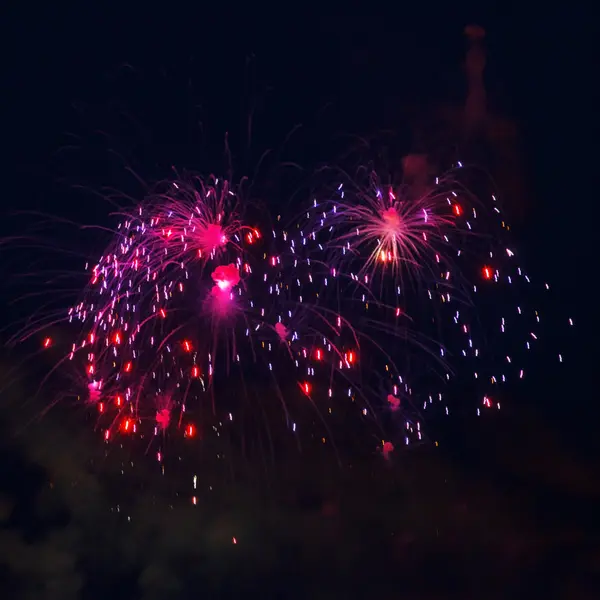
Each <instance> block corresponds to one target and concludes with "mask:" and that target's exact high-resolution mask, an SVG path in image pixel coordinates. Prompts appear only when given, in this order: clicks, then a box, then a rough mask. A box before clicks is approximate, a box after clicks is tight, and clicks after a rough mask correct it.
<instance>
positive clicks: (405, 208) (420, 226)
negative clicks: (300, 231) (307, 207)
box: [323, 181, 456, 284]
mask: <svg viewBox="0 0 600 600" xmlns="http://www.w3.org/2000/svg"><path fill="white" fill-rule="evenodd" d="M338 193H339V199H337V200H336V201H334V202H333V203H332V206H331V208H330V210H329V211H328V212H327V213H326V218H325V219H323V221H324V222H323V226H328V227H330V228H332V233H331V241H332V244H331V245H329V248H330V249H333V252H334V253H335V255H336V256H335V261H334V263H336V264H337V265H338V268H343V266H344V264H345V263H347V262H348V261H351V260H353V259H354V258H355V257H361V266H360V270H359V271H358V273H357V275H358V276H361V277H365V276H366V277H367V278H372V277H374V276H375V274H376V273H377V272H380V273H381V274H382V275H383V274H385V273H386V272H390V274H391V275H392V277H394V278H396V277H401V276H402V275H403V274H404V272H408V273H413V274H416V273H418V272H419V271H420V270H421V269H423V268H428V267H430V266H431V265H432V264H435V262H436V255H438V256H439V253H440V252H443V247H444V246H449V240H448V234H449V232H450V231H451V230H453V229H454V225H455V220H456V214H455V212H453V210H452V206H453V202H452V195H451V192H448V191H447V190H441V189H437V188H434V189H433V190H432V191H430V192H428V193H426V194H423V195H421V196H418V197H417V198H408V197H405V196H404V191H403V190H402V189H401V188H400V189H394V188H393V187H392V186H382V185H380V184H379V183H378V182H376V181H375V182H373V183H372V185H371V186H370V187H369V188H367V189H358V190H357V191H355V192H350V193H348V192H346V191H345V190H344V189H343V187H340V189H339V190H338ZM332 246H333V248H332ZM366 282H367V284H368V279H367V280H366Z"/></svg>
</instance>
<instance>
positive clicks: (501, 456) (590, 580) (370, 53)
mask: <svg viewBox="0 0 600 600" xmlns="http://www.w3.org/2000/svg"><path fill="white" fill-rule="evenodd" d="M277 8H278V10H271V11H266V10H265V11H260V10H258V9H257V10H255V11H251V10H249V9H248V8H244V9H238V8H237V7H236V6H234V5H232V6H231V7H230V8H229V9H228V10H227V11H226V12H225V11H224V12H223V14H221V15H218V14H216V12H214V11H213V12H214V14H211V12H210V11H207V10H200V9H190V8H189V7H188V8H185V7H184V6H183V5H182V6H181V7H179V8H177V7H175V6H170V5H169V6H165V7H163V8H162V9H160V10H157V9H153V8H151V7H150V6H146V7H140V8H137V9H135V10H134V9H133V8H132V9H124V8H121V9H119V10H118V11H117V10H115V11H111V10H108V9H92V8H90V7H87V6H83V5H82V6H77V7H71V8H69V9H66V8H64V9H62V8H56V7H55V6H52V7H51V8H40V7H37V6H30V7H28V6H26V5H19V7H18V8H14V7H12V8H11V7H8V9H5V16H4V18H3V20H2V27H3V30H4V31H3V33H2V41H3V45H4V52H3V56H2V64H3V84H4V85H3V89H4V93H3V100H4V102H3V104H4V110H3V111H2V112H3V114H2V131H3V142H4V144H3V146H4V150H5V151H4V158H3V159H2V163H1V164H2V167H3V168H4V171H5V173H4V177H3V178H2V181H3V190H2V196H1V200H0V202H1V203H2V204H1V209H0V210H1V211H2V213H3V215H4V214H5V215H6V216H3V219H2V225H1V229H0V232H1V233H2V235H3V236H5V238H6V237H10V236H13V235H18V234H19V233H20V230H19V227H22V225H16V224H15V221H14V220H13V218H12V217H10V216H9V214H12V213H14V211H15V210H22V209H32V210H40V211H44V212H47V213H51V214H56V215H61V216H65V217H67V218H69V219H72V220H74V221H77V222H87V223H90V222H94V223H95V222H100V223H102V222H107V218H106V214H107V212H108V209H107V203H106V201H105V200H103V199H102V198H101V197H100V195H99V194H94V193H93V192H94V191H99V190H101V189H104V188H105V187H114V188H117V189H119V190H121V191H123V192H125V193H130V194H132V195H134V196H136V197H139V195H140V193H142V192H143V185H142V184H140V183H139V182H138V181H137V180H136V177H133V176H131V175H129V174H128V173H129V172H128V170H127V168H128V167H129V168H130V169H131V170H132V171H134V172H135V173H136V175H137V176H138V177H139V178H141V179H142V180H143V181H147V182H152V181H155V180H157V179H161V178H164V177H167V176H169V174H170V173H171V168H172V167H173V166H175V167H177V168H178V169H185V168H188V169H190V170H194V171H201V172H210V171H217V172H218V171H220V170H223V169H224V168H226V167H227V158H226V156H225V153H224V139H225V133H226V132H228V141H229V146H230V148H231V153H232V156H233V167H234V172H235V174H236V175H237V176H241V175H246V174H247V175H256V176H257V179H258V180H259V181H260V182H261V183H260V185H261V186H263V187H262V189H263V190H264V192H265V193H269V192H272V191H273V189H276V190H277V191H279V192H280V193H281V195H282V202H289V201H291V200H290V197H291V195H292V192H293V190H294V189H295V186H298V185H301V184H302V177H303V175H302V172H300V174H296V175H295V176H289V179H287V177H288V176H287V175H286V176H285V177H283V176H282V175H281V170H277V169H275V166H276V165H277V164H280V163H281V162H283V161H287V160H289V161H294V162H296V163H298V164H300V165H302V166H303V167H304V169H305V171H304V172H306V173H309V172H310V171H311V169H313V168H314V167H315V166H318V165H319V164H321V163H322V162H323V161H324V160H327V159H329V158H331V156H334V157H335V156H336V153H339V152H342V151H343V148H344V144H345V142H344V140H345V139H346V138H344V136H340V135H339V134H340V133H343V134H344V135H345V136H346V137H347V139H351V138H350V134H356V135H360V136H365V137H369V136H373V135H384V133H383V132H385V131H388V130H392V131H393V132H394V137H395V140H396V143H397V144H398V146H399V150H398V152H399V153H400V154H399V155H402V153H409V152H413V151H419V152H420V151H423V149H425V151H426V152H427V153H431V154H432V155H434V154H435V148H434V147H432V146H434V144H435V143H436V140H439V139H442V140H444V139H452V137H453V135H454V133H453V131H454V129H455V128H457V127H458V128H459V125H457V122H458V120H457V118H455V117H453V116H452V115H457V114H460V109H461V106H462V104H463V103H464V98H465V91H466V90H465V78H464V74H463V71H462V62H463V60H464V53H465V49H466V42H465V40H464V36H463V34H462V30H463V27H464V26H465V25H466V24H468V23H470V22H478V23H480V24H481V25H483V26H484V27H485V28H486V31H487V38H486V46H487V50H488V65H487V68H486V85H487V91H488V102H489V107H490V112H491V113H492V114H493V115H494V118H496V119H498V120H504V121H503V122H506V123H509V124H510V125H511V126H512V127H514V128H515V129H516V130H517V131H518V133H519V137H518V139H519V149H520V155H519V161H518V166H519V169H520V172H521V173H522V175H520V176H519V181H518V182H517V183H518V184H519V190H520V191H519V192H518V193H517V192H516V191H514V190H513V189H509V190H507V191H506V192H505V196H506V198H507V200H506V202H507V205H508V206H507V207H508V209H509V212H512V213H513V214H514V216H515V221H516V225H515V229H516V235H517V238H518V242H519V245H520V246H521V248H522V253H523V254H525V256H526V257H527V262H528V264H529V266H530V271H531V272H534V273H539V274H540V275H539V276H540V277H543V278H547V279H549V280H550V281H551V282H552V284H553V286H554V287H553V289H554V291H553V298H554V306H553V311H555V312H556V313H557V314H564V315H568V316H573V318H574V319H575V322H576V324H577V325H578V332H577V334H576V337H575V338H571V339H569V340H564V343H563V346H564V350H563V354H564V355H565V356H566V357H567V360H566V364H565V365H563V368H562V369H560V370H558V369H556V368H555V367H554V365H551V366H549V365H548V364H547V363H544V362H542V361H540V364H539V365H538V367H537V369H536V371H537V372H536V373H535V374H534V375H533V377H532V378H530V380H529V381H528V382H527V383H526V384H525V385H524V387H523V388H522V389H521V390H519V391H515V396H514V400H513V401H512V402H511V403H510V407H509V408H508V410H507V411H506V413H505V414H504V415H503V416H501V417H498V418H497V419H496V420H494V421H493V422H487V421H486V422H483V423H482V424H481V426H480V427H479V428H477V429H472V428H468V432H465V430H464V429H461V428H460V427H458V431H459V432H461V435H456V436H455V437H454V438H452V439H450V440H449V442H448V444H447V446H446V447H440V448H439V449H437V450H434V449H431V448H430V449H423V450H421V451H419V452H416V453H413V454H410V455H407V456H406V457H405V458H402V459H401V460H400V461H397V463H396V464H394V466H393V467H391V468H389V469H384V468H383V467H382V466H381V465H380V464H379V463H377V464H375V462H376V461H375V458H374V459H373V461H371V462H368V463H367V464H360V465H355V466H354V469H353V470H352V471H351V472H348V471H347V470H346V471H344V472H343V473H340V472H338V471H335V470H332V471H327V470H326V469H325V468H320V467H317V465H314V464H310V463H309V462H308V461H302V460H298V459H294V460H295V462H294V463H293V464H288V465H283V466H282V467H280V468H279V469H280V471H281V472H280V471H279V470H278V468H275V467H274V468H273V473H272V476H271V477H270V481H271V484H270V485H271V487H269V489H263V488H262V487H261V488H260V489H258V486H255V487H252V486H249V485H244V486H241V487H235V486H234V484H233V483H231V482H230V483H228V484H227V486H225V484H223V486H222V487H221V490H220V491H218V494H220V496H218V498H219V499H218V500H214V502H213V504H212V505H211V504H210V502H209V503H207V505H206V506H203V507H202V509H201V511H198V510H196V512H193V511H192V510H191V509H190V507H189V505H188V504H185V506H184V505H181V506H179V505H178V504H177V502H176V501H175V500H173V499H172V498H170V497H169V494H168V493H167V492H165V491H164V490H162V491H161V490H159V491H157V490H154V489H153V483H152V477H151V476H148V478H147V480H146V479H144V475H136V476H135V477H134V476H131V477H132V479H127V478H125V480H123V479H122V476H121V475H120V471H119V469H118V468H117V467H115V465H108V464H104V467H103V468H98V469H92V468H90V459H92V462H93V459H94V458H95V459H96V464H97V463H98V460H99V458H98V457H99V456H100V454H99V453H100V452H101V450H99V449H98V448H97V440H96V439H95V438H94V437H93V436H92V435H91V433H89V432H87V431H86V430H81V429H79V428H78V427H79V425H78V421H77V417H76V416H75V417H73V415H71V416H70V417H69V415H68V414H66V415H65V414H62V413H60V412H59V413H56V412H54V413H53V412H52V411H51V412H50V413H49V414H48V415H46V416H44V418H43V419H42V420H39V421H36V422H34V423H29V424H28V425H27V426H26V427H23V423H24V422H27V419H28V413H27V411H28V410H33V411H35V410H36V409H34V408H23V409H22V410H21V408H20V406H21V404H24V403H22V402H21V399H22V398H25V397H28V396H29V395H30V394H31V389H32V388H31V386H29V387H28V384H27V383H21V387H20V388H15V387H12V388H11V389H10V392H7V393H6V394H3V401H2V414H1V422H2V431H3V438H2V439H3V444H2V449H1V452H2V455H1V457H2V460H1V463H2V466H1V467H0V492H1V493H0V498H1V499H2V509H1V511H0V519H1V520H2V523H3V525H2V529H0V590H2V586H3V585H6V589H7V590H8V592H7V593H8V596H7V597H11V598H12V597H15V598H19V597H30V596H31V597H36V598H54V597H56V598H97V597H103V595H104V596H105V595H106V594H107V593H111V594H113V595H115V596H117V597H120V595H122V596H123V597H134V598H135V597H144V598H146V597H148V598H167V597H168V598H173V597H190V598H191V597H194V598H195V597H199V596H200V595H201V594H205V595H206V596H207V597H238V595H239V594H241V593H251V592H250V591H249V590H251V589H254V590H255V591H254V592H252V593H255V594H257V595H260V596H261V597H265V598H267V597H268V598H270V597H281V598H284V597H285V598H288V597H289V598H296V597H297V598H301V597H306V598H308V597H311V598H320V597H323V598H331V597H335V598H337V597H339V598H354V597H372V596H373V595H374V594H386V595H387V596H388V597H391V598H396V597H397V598H404V597H407V598H408V597H414V598H422V597H423V598H424V597H441V598H446V597H454V596H455V595H456V594H459V596H457V597H462V598H466V597H473V598H479V597H483V595H484V594H485V597H489V598H493V597H498V598H504V597H508V596H510V597H531V596H532V595H534V594H539V595H541V594H542V593H544V594H547V593H551V594H555V597H564V598H587V597H590V598H591V597H593V596H592V595H591V594H592V592H591V590H593V585H594V583H597V580H596V578H597V577H598V574H599V572H600V555H599V554H598V550H597V547H598V545H597V543H598V530H597V528H596V524H595V521H594V506H596V504H595V503H596V502H597V500H598V495H599V489H598V484H597V481H598V479H597V469H596V466H597V462H596V461H595V458H596V452H597V446H598V443H597V433H596V431H597V426H596V423H597V421H596V417H597V415H598V413H597V409H596V408H595V404H594V399H593V398H594V393H593V390H594V388H593V386H592V385H591V380H592V377H591V374H592V373H593V371H592V369H593V366H594V365H593V363H592V358H596V357H597V356H596V354H595V353H596V350H595V345H594V333H593V332H594V329H595V323H596V322H595V318H594V317H595V315H594V314H593V312H594V308H595V306H596V304H597V302H595V300H594V297H595V287H596V281H595V279H596V276H595V270H596V267H595V264H594V263H593V261H592V257H593V256H594V255H593V253H592V242H593V239H594V237H593V236H594V234H593V229H594V221H595V212H596V211H595V208H596V207H595V186H594V185H593V184H592V181H591V180H592V176H591V174H592V173H593V170H592V169H590V164H591V163H592V160H593V158H594V155H595V151H594V144H593V143H592V142H593V138H592V131H593V119H592V118H591V115H592V112H591V110H590V109H591V106H592V100H593V94H592V88H593V80H594V69H593V64H592V62H593V61H592V34H593V29H592V25H591V17H590V15H586V13H585V11H584V10H583V9H582V8H580V7H579V6H578V5H577V4H572V5H570V6H569V7H568V9H567V7H564V8H563V9H562V10H561V11H559V10H556V11H553V9H552V8H551V7H548V6H543V7H542V6H540V7H539V8H537V7H534V6H532V7H531V8H528V7H525V6H522V5H519V4H516V5H514V6H510V5H508V4H506V3H502V4H497V5H494V4H490V5H488V7H487V8H485V10H483V9H482V8H481V7H476V6H475V7H473V8H472V9H469V8H467V7H458V8H457V7H456V6H452V7H449V8H445V9H440V8H439V7H437V6H435V5H432V6H430V7H428V6H423V7H422V9H421V8H418V7H415V6H407V7H404V6H403V7H402V8H401V9H398V10H394V9H392V8H387V9H386V10H382V12H378V13H376V12H371V13H369V12H366V11H360V10H352V9H350V8H348V7H346V8H345V10H344V11H336V10H331V11H327V10H325V9H324V8H322V9H321V10H320V11H318V12H316V11H314V12H313V11H309V10H308V9H307V8H306V7H303V6H300V5H297V6H296V5H289V6H288V5H285V6H283V5H282V6H281V7H277ZM441 113H443V114H445V115H450V117H448V118H446V119H445V120H444V119H442V120H441V122H440V120H439V116H438V115H439V114H441ZM250 115H252V135H251V136H250V137H249V136H248V123H249V116H250ZM453 119H454V120H453ZM438 122H440V125H439V127H438V126H437V125H436V127H434V129H435V130H436V131H435V133H437V132H438V130H439V138H437V137H436V136H435V135H434V136H433V137H427V136H424V137H423V136H421V137H420V138H419V136H417V135H415V131H416V130H423V123H425V124H427V123H429V124H431V123H435V124H437V123H438ZM299 124H301V125H302V127H301V129H299V130H298V132H297V133H295V134H294V135H293V136H292V137H291V138H290V139H291V141H289V142H287V143H285V144H284V140H286V136H287V134H288V133H289V132H290V131H292V129H293V128H294V127H295V126H296V125H299ZM425 129H427V128H426V127H425ZM430 129H431V127H429V130H430ZM417 138H418V139H417ZM423 139H425V140H426V141H425V142H423ZM340 140H341V141H340ZM427 140H429V142H427ZM423 144H425V148H424V147H423ZM346 145H347V144H346ZM266 149H273V154H272V155H271V156H272V158H270V159H269V160H267V161H266V162H265V163H260V157H261V155H262V154H263V152H264V151H265V150H266ZM257 165H260V168H257ZM274 173H275V174H276V181H275V183H273V179H272V177H273V176H274V175H273V174H274ZM294 177H296V179H294ZM503 183H504V185H505V187H508V188H510V186H513V185H515V182H514V181H513V180H503V179H502V177H499V178H498V185H499V186H500V188H501V189H502V186H503ZM270 186H273V187H270ZM522 190H526V191H525V192H523V191H522ZM513 191H514V193H512V192H513ZM81 243H82V244H83V245H84V246H85V245H88V246H89V247H86V248H85V251H88V250H89V251H90V252H92V251H94V249H95V248H96V249H100V248H102V244H100V245H99V246H95V244H97V243H98V242H97V241H96V240H95V238H93V237H91V238H88V239H86V240H84V241H82V242H81ZM96 252H97V250H96ZM29 260H30V256H29V255H27V254H23V255H21V256H14V255H12V256H10V260H9V258H8V256H7V254H6V249H5V248H3V250H2V254H0V267H1V268H2V269H3V272H4V273H5V274H8V273H10V274H12V273H13V272H14V266H15V264H16V265H19V264H20V263H19V261H21V262H22V269H23V270H25V269H28V268H29V264H28V262H27V261H29ZM9 263H10V265H11V269H10V270H9V269H8V267H7V265H8V264H9ZM11 278H12V275H7V276H6V277H5V281H4V283H5V284H6V285H4V286H3V288H2V305H3V313H2V321H3V322H6V323H7V324H9V323H10V322H11V320H13V319H14V318H15V316H14V315H15V314H16V313H15V311H17V312H18V309H16V308H15V307H14V306H11V305H10V300H11V291H10V290H11ZM558 341H559V342H560V341H562V340H558ZM3 363H4V365H5V366H4V367H3V371H4V373H5V375H3V379H4V381H7V380H8V379H9V378H11V376H9V374H8V373H9V370H10V367H11V366H13V363H14V357H11V356H10V355H6V356H5V357H4V359H3ZM23 375H24V376H25V377H26V373H25V374H22V376H23ZM19 390H20V391H19ZM28 406H29V405H28ZM463 434H464V435H463ZM290 473H293V476H292V475H291V474H290ZM119 477H121V479H119ZM136 478H137V479H136ZM140 480H142V481H143V482H144V483H143V485H142V484H140ZM123 481H125V483H123ZM140 486H142V487H140ZM144 486H145V487H144ZM155 487H157V488H158V487H160V486H158V485H156V486H155ZM141 490H143V491H141ZM182 503H183V501H182ZM121 504H122V505H123V506H124V507H125V506H127V507H128V508H127V510H128V511H129V513H130V515H133V517H132V520H131V521H128V520H127V519H126V518H125V516H124V514H123V513H121V511H120V509H119V510H117V509H116V506H117V505H119V506H121ZM123 510H125V509H123ZM130 515H128V516H130ZM199 515H201V516H199ZM131 523H133V525H132V524H131ZM238 532H239V533H238ZM233 536H236V537H238V538H239V543H238V544H236V545H234V546H232V544H231V538H232V537H233Z"/></svg>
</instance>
